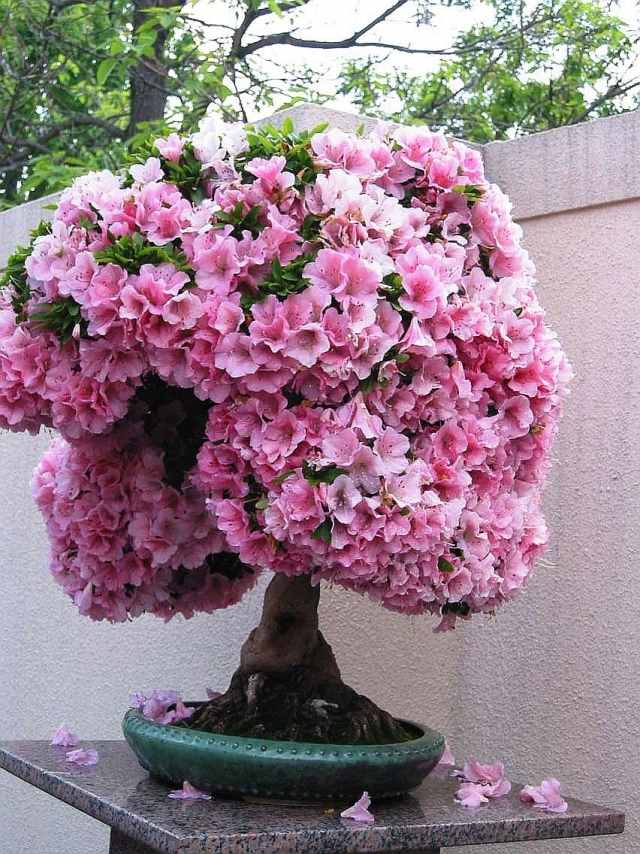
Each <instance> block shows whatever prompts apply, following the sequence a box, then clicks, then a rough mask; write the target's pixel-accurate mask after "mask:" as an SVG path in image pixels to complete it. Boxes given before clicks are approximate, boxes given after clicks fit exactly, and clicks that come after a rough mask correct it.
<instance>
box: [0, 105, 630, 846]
mask: <svg viewBox="0 0 640 854" xmlns="http://www.w3.org/2000/svg"><path fill="white" fill-rule="evenodd" d="M299 118H300V113H299V112H298V119H299ZM317 120H318V113H317V111H316V113H315V115H314V116H313V117H311V118H309V119H308V120H307V121H306V122H305V124H312V123H315V122H316V121H317ZM331 120H332V121H333V122H335V123H340V124H341V125H343V126H345V118H344V114H336V113H332V114H331ZM358 123H359V120H354V119H353V118H352V117H349V126H350V127H353V126H354V124H355V125H357V124H358ZM639 130H640V121H639V120H638V115H637V114H635V115H633V116H625V117H622V118H617V119H608V120H603V121H598V122H593V123H589V124H587V125H583V126H580V127H577V128H571V129H562V130H559V131H553V132H550V133H548V134H541V135H538V136H534V137H529V138H527V139H525V140H519V141H515V142H512V143H511V142H510V143H499V144H495V145H491V146H487V147H486V148H485V157H486V160H487V167H488V170H489V172H490V175H491V177H492V179H493V180H496V181H498V182H499V183H501V185H502V186H503V187H504V188H505V189H506V190H507V191H508V192H510V193H511V195H512V197H513V199H514V202H515V205H514V210H515V212H516V215H517V216H518V217H519V218H520V219H521V220H522V222H523V225H524V228H525V238H526V244H527V246H528V248H529V250H530V252H531V254H532V255H533V257H534V259H535V261H536V263H537V266H538V271H539V279H540V291H541V297H542V301H543V303H544V305H545V306H546V308H547V310H548V315H549V320H550V322H551V324H552V325H553V326H554V327H555V328H556V329H557V331H558V332H559V334H560V337H561V340H562V341H563V344H564V345H565V348H566V349H567V350H568V352H569V355H570V357H571V359H572V361H573V364H574V367H575V369H576V374H577V376H576V381H575V383H574V388H573V395H572V397H571V399H570V402H569V405H568V408H567V414H566V417H565V420H564V422H563V425H562V430H561V438H560V441H559V443H558V445H557V446H556V451H555V470H554V474H553V478H552V483H551V484H550V488H549V490H548V493H547V514H548V520H549V523H550V527H551V533H552V543H553V545H552V548H551V549H550V551H549V553H548V555H547V557H546V559H545V560H544V561H541V562H540V565H539V567H538V571H537V574H536V576H535V577H534V579H533V581H532V583H531V585H530V587H529V589H528V590H527V591H526V592H525V594H524V595H523V596H522V597H521V598H520V599H519V601H517V602H516V603H514V604H512V605H510V606H508V607H506V608H505V609H503V612H502V613H500V614H499V617H498V619H496V620H494V621H489V620H487V621H484V620H481V619H480V620H478V621H477V622H475V621H474V622H473V623H471V624H470V625H468V626H464V627H463V628H461V630H460V631H458V632H456V633H455V634H454V635H453V636H451V635H448V636H442V635H432V633H431V628H432V624H431V623H430V622H427V621H425V620H421V619H413V618H403V617H398V616H395V615H392V614H388V613H385V612H382V611H381V610H380V609H378V608H376V607H375V606H373V605H372V604H370V603H368V602H367V601H365V600H362V599H360V598H359V597H357V596H354V595H351V594H347V593H338V592H334V591H325V593H324V594H323V602H322V620H323V622H324V625H325V628H326V633H327V635H328V637H329V638H330V640H331V641H332V643H333V644H334V647H335V648H336V652H337V653H338V657H339V660H340V661H341V663H342V666H343V670H344V673H345V676H346V677H347V678H348V679H349V680H350V681H351V682H352V684H353V685H354V687H356V688H358V689H360V690H363V691H366V692H368V693H369V694H370V695H371V696H373V697H374V698H375V699H376V700H377V701H378V702H380V703H381V704H382V705H386V706H387V707H388V708H389V709H390V710H391V711H394V712H396V713H397V714H404V715H408V716H411V717H414V718H416V719H418V720H424V721H428V722H429V723H431V724H433V725H434V726H436V727H438V728H440V729H441V730H442V731H444V732H446V733H447V734H448V736H449V737H450V740H451V742H452V743H453V745H454V746H455V747H456V748H457V753H458V754H459V755H460V756H462V755H465V754H469V753H474V754H477V755H478V756H481V757H486V758H492V757H494V756H495V757H496V758H503V759H505V761H507V763H508V765H509V767H510V769H511V770H512V773H513V777H514V778H515V779H525V778H526V779H527V780H529V781H535V780H538V779H540V778H541V777H542V776H543V775H545V774H546V775H549V774H553V775H556V776H558V777H559V778H560V779H561V780H563V782H564V783H565V785H566V788H567V790H568V791H569V792H571V794H575V795H577V796H580V797H584V798H592V799H594V800H598V801H599V802H601V803H611V804H615V805H618V806H626V807H627V809H628V811H629V813H630V815H629V820H628V831H627V834H626V835H625V837H623V838H617V839H607V840H606V841H603V840H575V841H570V842H555V843H554V842H551V843H537V844H535V845H512V846H496V847H495V852H496V854H499V852H502V854H509V852H511V851H512V852H513V854H516V852H517V854H520V852H522V854H526V852H527V851H530V852H531V854H547V852H548V854H554V852H555V854H565V852H566V854H571V853H572V852H575V854H602V852H605V851H606V852H607V854H608V852H611V854H630V852H632V851H634V850H636V849H637V848H639V847H640V827H639V826H638V823H637V821H636V819H635V816H634V815H633V812H634V811H635V809H636V804H634V803H632V799H633V797H634V795H633V793H634V792H635V790H636V787H637V782H636V779H635V778H636V776H637V774H636V764H637V759H638V756H639V755H640V732H639V730H640V728H639V727H638V724H637V721H638V712H637V709H638V708H639V707H640V656H639V655H638V651H639V650H640V608H639V607H638V606H639V605H640V586H639V585H637V584H634V580H635V579H634V572H635V568H636V562H637V552H638V547H639V546H640V534H638V533H637V525H638V522H639V521H640V519H639V516H640V514H639V513H638V511H637V510H636V493H637V491H638V483H639V481H640V423H638V422H639V421H640V408H639V407H638V403H640V401H639V399H638V398H639V395H640V373H639V372H638V369H637V367H636V363H637V360H638V356H639V355H640V332H639V331H638V330H639V329H640V326H639V324H638V317H639V315H640V291H639V289H638V281H639V280H640V255H639V254H638V251H637V248H636V246H635V244H634V238H635V235H637V234H638V233H640V198H639V197H640V187H639V186H638V185H637V184H634V183H633V181H637V180H638V175H637V174H636V171H635V169H634V167H635V164H634V162H633V159H632V158H633V157H634V154H635V151H634V145H633V144H632V143H633V142H634V141H635V140H637V139H638V136H639ZM619 137H620V139H619ZM616 141H617V142H616ZM613 145H617V148H616V152H615V157H614V153H613V152H611V162H612V163H613V164H614V165H613V166H612V169H615V172H612V173H611V178H612V181H611V182H610V183H613V184H614V185H615V187H616V188H617V189H615V191H613V190H611V187H610V186H608V184H607V180H606V177H607V174H606V170H604V171H603V170H602V168H601V161H602V156H603V154H604V155H606V154H607V152H608V150H609V147H610V146H613ZM621 148H622V149H623V150H624V152H626V153H625V155H624V158H622V159H621V155H620V149H621ZM636 148H637V146H636ZM615 158H617V160H615ZM598 168H599V169H600V171H599V172H598V171H597V169H598ZM621 174H623V175H624V176H626V177H625V180H622V179H621ZM549 175H552V176H553V182H552V184H548V183H547V182H546V181H545V180H544V179H545V176H549ZM594 175H595V176H597V181H598V185H597V186H594V185H593V183H591V184H590V181H593V180H594V179H593V176H594ZM627 179H628V180H627ZM576 187H581V188H584V187H587V191H585V190H584V189H581V190H580V193H581V195H580V197H579V198H578V197H577V196H576V190H575V188H576ZM590 187H591V189H589V188H590ZM541 200H542V201H541ZM620 200H623V201H620ZM576 204H579V205H580V206H581V207H580V209H578V210H572V206H574V205H576ZM590 204H595V205H598V206H596V207H589V205H590ZM25 208H27V210H26V214H27V216H30V218H31V220H33V217H34V214H33V211H30V210H28V208H29V206H24V207H23V208H21V209H18V210H16V211H11V212H9V213H6V214H2V215H0V263H1V261H2V258H3V253H4V254H6V251H7V250H8V249H9V248H10V247H11V246H12V245H13V244H14V243H15V240H16V239H17V238H18V237H19V236H22V235H23V233H24V231H25V225H24V223H21V222H20V217H22V216H24V215H25ZM7 223H11V226H10V227H9V228H8V227H7ZM31 224H33V223H32V222H30V223H29V225H31ZM45 445H46V437H40V438H36V439H34V438H31V437H27V436H22V435H18V436H16V435H11V434H3V435H0V479H1V481H2V489H1V490H0V601H2V603H3V605H4V607H3V609H2V612H1V616H0V650H1V651H0V685H2V688H3V690H2V691H1V692H0V737H18V738H45V737H48V736H49V734H50V732H51V730H52V728H53V727H54V726H55V725H57V724H58V723H59V722H60V721H62V720H66V721H67V722H68V723H70V724H73V725H74V726H75V727H76V728H77V730H78V731H79V732H80V733H81V734H82V735H84V736H87V737H90V736H96V737H102V738H116V737H118V736H119V730H118V718H119V714H120V712H121V710H122V709H123V708H124V706H125V705H126V700H127V695H128V692H129V691H130V690H133V689H136V688H140V687H144V686H157V685H160V684H166V685H175V686H177V687H180V688H182V689H184V691H185V693H186V694H187V695H188V696H195V695H197V694H200V695H201V694H202V692H203V688H204V686H205V685H211V686H213V687H215V686H221V685H224V683H225V680H226V679H228V677H229V675H230V673H231V672H232V670H233V667H234V664H235V660H236V657H237V652H238V650H239V647H240V643H241V641H242V639H243V637H244V635H245V634H246V633H247V631H248V630H249V628H250V627H251V626H252V625H253V623H254V621H255V619H256V616H257V611H258V607H259V591H258V592H257V593H255V594H253V595H252V596H250V597H248V598H247V600H246V601H245V602H243V603H241V605H239V606H238V607H236V608H235V609H232V610H230V611H227V612H221V613H219V614H216V615H213V616H211V617H198V618H196V619H195V620H192V621H190V622H175V623H173V624H170V625H169V626H165V625H163V624H161V623H159V622H157V621H154V620H153V619H151V618H143V619H141V620H138V621H137V622H134V623H132V624H130V625H126V626H115V627H112V626H105V625H101V624H100V625H96V624H91V623H89V622H87V621H86V620H84V619H82V618H80V617H79V616H78V615H77V613H76V612H75V610H74V608H73V607H72V606H71V605H70V604H68V603H67V602H66V601H65V600H64V598H63V597H62V594H61V593H60V592H59V591H58V590H57V589H56V588H55V587H54V585H53V584H52V583H51V582H50V581H49V579H48V578H47V572H46V542H45V537H44V532H43V528H42V524H41V522H40V519H39V517H38V514H37V512H36V511H35V509H34V507H33V503H32V501H31V498H30V493H29V489H28V482H29V477H30V472H31V469H32V468H33V466H34V465H35V462H36V460H37V458H38V456H39V454H40V453H41V450H42V448H43V447H44V446H45ZM635 800H636V801H637V799H635ZM0 828H1V829H2V830H1V833H2V836H1V839H2V843H1V844H0V850H1V851H2V854H4V851H5V850H6V851H7V852H12V851H14V850H15V851H20V850H25V851H26V850H31V851H33V852H34V854H89V852H94V851H95V852H96V854H98V852H101V851H103V850H105V847H104V846H105V844H106V843H105V839H106V835H105V832H104V830H103V829H102V828H100V827H99V826H98V825H96V824H95V823H94V822H92V821H91V820H90V819H88V818H86V817H84V816H81V815H79V814H77V813H75V811H73V810H71V809H70V808H65V807H62V806H61V805H59V804H52V803H51V802H50V801H49V800H48V799H47V798H46V796H44V795H42V794H40V793H37V792H32V791H30V790H29V789H28V787H27V786H26V785H25V784H22V783H19V782H17V781H14V780H13V779H12V778H10V777H9V776H8V775H6V774H0ZM25 834H26V836H25ZM27 840H28V841H29V844H30V846H31V848H29V845H28V844H27ZM3 846H4V847H3ZM475 850H476V849H475V848H468V849H460V854H462V852H463V851H469V852H470V854H471V852H474V851H475ZM493 850H494V848H493V847H486V846H483V847H482V848H478V854H480V852H481V851H483V852H487V854H490V852H492V851H493Z"/></svg>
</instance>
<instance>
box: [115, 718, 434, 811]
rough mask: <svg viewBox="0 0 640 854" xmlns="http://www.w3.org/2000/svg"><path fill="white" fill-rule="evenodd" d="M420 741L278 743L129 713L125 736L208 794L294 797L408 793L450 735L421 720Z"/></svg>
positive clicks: (163, 769) (171, 779) (147, 763)
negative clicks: (167, 723) (155, 721)
mask: <svg viewBox="0 0 640 854" xmlns="http://www.w3.org/2000/svg"><path fill="white" fill-rule="evenodd" d="M404 723H406V725H407V726H408V727H410V728H411V729H413V730H415V733H416V737H415V739H413V740H412V741H406V742H402V743H398V744H381V745H373V746H370V745H348V744H311V743H308V742H296V741H270V740H268V739H259V738H238V737H235V736H230V735H217V734H215V733H208V732H198V731H197V730H189V729H182V728H180V727H174V726H162V725H161V724H157V723H154V722H153V721H148V720H147V719H146V718H144V717H143V716H142V714H140V712H138V711H134V710H133V709H132V710H130V711H128V712H127V714H126V715H125V717H124V721H123V723H122V729H123V732H124V737H125V738H126V740H127V742H128V743H129V746H130V747H131V749H132V750H133V752H134V753H135V755H136V756H137V758H138V762H139V763H140V764H141V765H142V767H143V768H145V769H146V770H147V771H148V772H149V773H150V774H151V775H152V776H154V777H157V778H159V779H160V780H162V781H163V782H165V783H170V784H171V785H173V786H176V787H180V786H182V783H183V781H184V780H188V781H189V782H190V783H192V784H193V785H194V786H197V787H198V788H200V789H204V790H205V791H208V792H214V793H215V794H220V795H230V796H243V797H250V798H251V797H253V798H256V797H257V798H278V799H284V800H288V801H351V800H354V799H356V798H358V797H360V795H361V794H362V792H363V790H367V791H368V792H369V794H370V795H371V796H372V797H376V798H385V797H392V796H394V795H399V794H403V793H404V792H407V791H409V790H410V789H413V788H415V787H416V786H418V785H419V784H420V783H421V782H422V781H423V780H424V778H425V777H426V776H427V774H428V773H429V772H430V771H431V770H432V769H433V768H434V767H435V765H436V764H437V762H438V760H439V759H440V756H441V755H442V751H443V750H444V738H443V737H442V736H441V735H440V734H439V733H437V732H434V731H433V730H431V729H428V728H427V727H424V726H422V725H420V724H415V723H412V722H410V721H405V722H404Z"/></svg>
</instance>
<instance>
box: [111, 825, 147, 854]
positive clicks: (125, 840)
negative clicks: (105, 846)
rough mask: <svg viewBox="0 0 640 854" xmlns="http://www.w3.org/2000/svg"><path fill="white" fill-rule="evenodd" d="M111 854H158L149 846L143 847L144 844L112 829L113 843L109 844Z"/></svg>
mask: <svg viewBox="0 0 640 854" xmlns="http://www.w3.org/2000/svg"><path fill="white" fill-rule="evenodd" d="M109 854H157V851H154V850H153V849H152V848H149V846H148V845H143V843H142V842H136V841H135V839H131V838H130V837H129V836H124V835H123V834H122V833H120V831H119V830H115V829H114V828H112V830H111V842H110V844H109Z"/></svg>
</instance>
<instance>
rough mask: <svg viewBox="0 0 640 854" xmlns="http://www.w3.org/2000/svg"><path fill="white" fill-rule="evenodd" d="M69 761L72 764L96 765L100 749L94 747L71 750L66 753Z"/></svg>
mask: <svg viewBox="0 0 640 854" xmlns="http://www.w3.org/2000/svg"><path fill="white" fill-rule="evenodd" d="M66 759H67V762H70V763H71V764H72V765H96V764H97V763H98V751H97V750H93V749H92V748H88V749H86V750H85V749H84V748H83V747H79V748H78V749H77V750H70V751H69V752H68V753H67V755H66Z"/></svg>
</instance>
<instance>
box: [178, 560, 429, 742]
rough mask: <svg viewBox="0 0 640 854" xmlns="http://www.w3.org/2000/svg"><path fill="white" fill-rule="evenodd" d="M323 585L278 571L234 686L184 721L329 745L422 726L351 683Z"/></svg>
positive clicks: (401, 734) (394, 735)
mask: <svg viewBox="0 0 640 854" xmlns="http://www.w3.org/2000/svg"><path fill="white" fill-rule="evenodd" d="M319 599H320V588H319V587H318V586H316V587H314V586H312V584H311V579H310V577H309V576H308V575H298V576H295V577H288V576H286V575H283V574H281V573H277V574H276V575H275V576H274V578H273V579H272V581H271V583H270V584H269V587H268V588H267V592H266V593H265V598H264V606H263V611H262V617H261V620H260V623H259V625H258V626H257V627H256V628H255V629H254V630H253V631H252V632H251V634H250V635H249V637H248V638H247V640H246V641H245V643H244V644H243V646H242V651H241V654H240V666H239V668H238V669H237V671H236V672H235V674H234V676H233V678H232V680H231V684H230V686H229V688H228V690H227V691H226V692H225V693H224V694H223V695H222V696H220V697H218V698H216V699H214V700H212V701H210V702H208V703H204V704H202V705H201V706H199V707H198V708H197V709H196V711H195V712H194V714H193V716H192V717H191V718H190V719H188V720H187V721H185V724H184V725H185V726H187V727H189V728H192V729H200V730H205V731H208V732H218V733H221V734H226V735H237V736H248V737H254V738H274V739H279V740H285V741H312V742H320V743H325V744H331V743H334V744H387V743H391V742H398V741H407V740H410V739H411V738H415V735H416V734H415V732H413V731H410V730H408V729H407V728H406V727H405V726H404V724H402V723H401V722H400V721H397V720H396V719H395V718H393V717H392V716H391V715H390V714H389V713H388V712H385V711H383V710H382V709H379V708H378V706H376V705H375V703H372V702H371V700H369V699H368V698H367V697H364V696H362V695H361V694H358V693H356V692H355V691H354V690H353V689H352V688H349V687H348V686H347V685H345V684H344V682H343V681H342V678H341V676H340V670H339V668H338V665H337V663H336V660H335V658H334V655H333V652H332V650H331V647H330V646H329V644H328V643H327V641H326V640H325V639H324V637H323V636H322V633H321V632H320V630H319V628H318V602H319Z"/></svg>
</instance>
